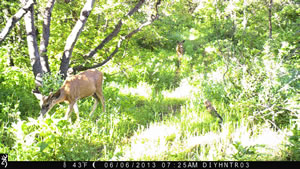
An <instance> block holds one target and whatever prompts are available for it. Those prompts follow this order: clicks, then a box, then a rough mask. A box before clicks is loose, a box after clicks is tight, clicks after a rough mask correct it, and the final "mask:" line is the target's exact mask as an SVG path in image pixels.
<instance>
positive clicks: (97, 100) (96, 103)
mask: <svg viewBox="0 0 300 169" xmlns="http://www.w3.org/2000/svg"><path fill="white" fill-rule="evenodd" d="M93 97H94V98H95V103H94V106H93V108H92V111H91V113H90V117H92V116H93V114H94V111H95V110H96V108H97V105H98V102H99V98H98V96H97V95H96V93H94V95H93Z"/></svg>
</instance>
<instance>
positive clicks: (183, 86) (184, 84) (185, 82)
mask: <svg viewBox="0 0 300 169" xmlns="http://www.w3.org/2000/svg"><path fill="white" fill-rule="evenodd" d="M198 90H199V89H197V88H196V87H194V86H192V85H190V83H189V79H188V78H184V79H182V80H181V83H180V86H179V87H178V88H176V89H175V90H173V91H163V92H162V94H163V95H164V97H168V98H189V97H191V96H192V94H193V92H195V91H198Z"/></svg>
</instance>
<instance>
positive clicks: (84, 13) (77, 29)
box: [60, 0, 95, 78]
mask: <svg viewBox="0 0 300 169" xmlns="http://www.w3.org/2000/svg"><path fill="white" fill-rule="evenodd" d="M94 2H95V0H87V1H86V3H85V5H84V7H83V8H82V10H81V13H80V18H79V20H78V21H77V22H76V24H75V26H74V28H73V30H72V32H71V34H70V35H69V37H68V39H67V42H66V45H65V49H64V52H63V56H62V59H61V65H60V74H62V75H63V78H66V77H67V71H68V68H69V64H70V59H71V57H72V51H73V48H74V46H75V44H76V42H77V39H78V37H79V35H80V33H81V31H82V29H83V27H84V25H85V23H86V21H87V19H88V16H89V15H90V12H91V11H92V9H93V6H94Z"/></svg>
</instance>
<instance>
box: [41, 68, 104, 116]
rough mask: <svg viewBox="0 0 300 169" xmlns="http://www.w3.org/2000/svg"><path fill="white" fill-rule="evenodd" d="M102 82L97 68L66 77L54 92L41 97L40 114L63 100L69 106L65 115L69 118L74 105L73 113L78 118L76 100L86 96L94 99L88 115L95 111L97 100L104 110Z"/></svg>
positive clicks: (101, 76)
mask: <svg viewBox="0 0 300 169" xmlns="http://www.w3.org/2000/svg"><path fill="white" fill-rule="evenodd" d="M102 82H103V73H102V72H100V71H98V70H97V69H90V70H87V71H85V72H82V73H80V74H77V75H74V76H71V77H69V78H67V79H66V80H65V82H64V84H63V85H62V87H61V88H60V89H59V90H58V91H57V92H56V93H55V94H52V93H50V95H49V96H48V97H43V98H42V104H41V105H42V109H41V114H43V115H44V114H46V113H47V112H49V111H50V110H51V108H52V107H53V106H54V105H56V104H58V103H61V102H63V101H65V102H68V103H69V108H68V111H67V112H66V115H65V117H66V118H69V116H70V115H71V112H72V111H73V106H74V109H75V113H76V115H77V118H78V119H79V112H78V108H77V104H76V101H77V100H79V99H81V98H84V97H88V96H93V97H94V98H95V99H96V102H95V104H94V106H93V110H92V112H91V114H90V116H92V114H93V112H94V111H95V109H96V107H97V104H98V101H99V100H100V101H101V103H102V109H103V111H104V112H105V103H104V102H105V101H104V97H103V91H102Z"/></svg>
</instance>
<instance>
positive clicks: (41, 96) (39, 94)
mask: <svg viewBox="0 0 300 169" xmlns="http://www.w3.org/2000/svg"><path fill="white" fill-rule="evenodd" d="M33 94H34V96H35V97H36V98H37V99H38V100H42V99H43V95H42V94H41V93H37V92H33Z"/></svg>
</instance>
